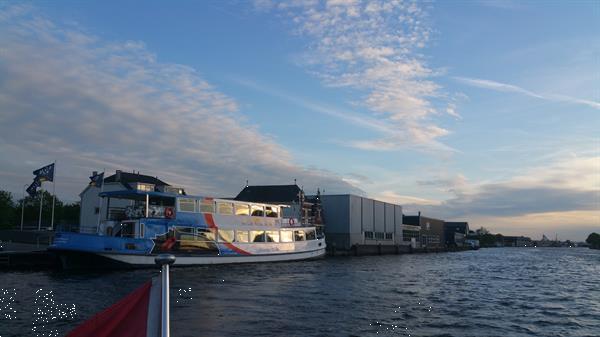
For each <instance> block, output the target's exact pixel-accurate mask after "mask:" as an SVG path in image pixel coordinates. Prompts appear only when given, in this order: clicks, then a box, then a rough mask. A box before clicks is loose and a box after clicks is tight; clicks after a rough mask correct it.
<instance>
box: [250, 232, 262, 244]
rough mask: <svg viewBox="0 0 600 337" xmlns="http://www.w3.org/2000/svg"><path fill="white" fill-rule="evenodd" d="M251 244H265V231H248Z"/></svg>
mask: <svg viewBox="0 0 600 337" xmlns="http://www.w3.org/2000/svg"><path fill="white" fill-rule="evenodd" d="M250 239H251V240H252V242H265V231H250Z"/></svg>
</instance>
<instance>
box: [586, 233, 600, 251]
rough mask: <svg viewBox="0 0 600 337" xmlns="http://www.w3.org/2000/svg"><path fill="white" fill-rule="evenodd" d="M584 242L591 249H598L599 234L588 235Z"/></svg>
mask: <svg viewBox="0 0 600 337" xmlns="http://www.w3.org/2000/svg"><path fill="white" fill-rule="evenodd" d="M585 242H586V243H587V244H588V245H590V248H592V249H600V234H598V233H592V234H590V235H589V236H588V237H587V239H586V240H585Z"/></svg>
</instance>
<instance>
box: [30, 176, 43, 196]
mask: <svg viewBox="0 0 600 337" xmlns="http://www.w3.org/2000/svg"><path fill="white" fill-rule="evenodd" d="M41 186H42V183H41V182H40V181H39V180H38V179H37V178H35V179H33V182H32V183H31V185H29V187H27V190H26V191H27V193H28V194H29V196H31V197H32V198H33V197H35V194H36V193H37V189H38V188H39V187H41Z"/></svg>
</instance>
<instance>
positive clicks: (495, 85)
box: [454, 77, 600, 110]
mask: <svg viewBox="0 0 600 337" xmlns="http://www.w3.org/2000/svg"><path fill="white" fill-rule="evenodd" d="M454 79H455V80H456V81H458V82H460V83H463V84H467V85H470V86H472V87H477V88H483V89H490V90H494V91H500V92H512V93H517V94H522V95H526V96H529V97H534V98H538V99H542V100H546V101H553V102H567V103H572V104H580V105H586V106H588V107H591V108H594V109H596V110H600V103H599V102H594V101H590V100H585V99H580V98H575V97H570V96H565V95H557V94H540V93H536V92H533V91H529V90H527V89H523V88H521V87H519V86H516V85H512V84H506V83H501V82H496V81H491V80H484V79H479V78H469V77H454Z"/></svg>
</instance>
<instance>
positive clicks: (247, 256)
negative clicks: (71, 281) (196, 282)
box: [49, 190, 325, 268]
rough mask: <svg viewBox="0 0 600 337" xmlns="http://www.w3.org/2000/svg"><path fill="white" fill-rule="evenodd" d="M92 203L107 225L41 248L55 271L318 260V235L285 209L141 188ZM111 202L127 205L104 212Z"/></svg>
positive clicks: (321, 250)
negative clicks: (99, 206) (163, 260)
mask: <svg viewBox="0 0 600 337" xmlns="http://www.w3.org/2000/svg"><path fill="white" fill-rule="evenodd" d="M100 197H102V198H104V200H105V201H106V205H107V208H106V209H107V216H106V218H107V219H109V220H105V221H102V222H100V224H99V226H98V231H97V233H95V234H83V233H71V232H57V233H56V235H55V239H54V243H53V244H52V245H51V246H50V247H49V250H52V251H54V252H57V253H58V255H59V256H60V258H61V261H62V262H63V266H65V267H67V268H68V267H77V266H81V265H83V266H84V267H85V266H92V265H94V266H100V265H105V264H107V263H108V264H109V265H113V264H116V265H119V266H136V267H139V266H151V265H154V258H155V257H156V256H157V255H158V254H163V253H169V254H173V255H175V256H176V257H177V262H176V263H175V264H176V265H205V264H221V263H245V262H275V261H292V260H304V259H312V258H318V257H322V256H323V255H324V254H325V236H324V235H323V233H322V229H321V228H320V227H318V226H315V225H313V224H309V223H303V221H301V220H300V219H299V218H297V217H291V216H290V217H284V216H282V213H284V211H285V210H286V207H288V206H285V205H272V204H263V203H253V202H244V201H236V200H229V199H214V198H207V197H200V196H188V195H182V194H176V193H166V192H159V191H141V190H123V191H111V192H103V193H100ZM115 199H119V200H120V201H119V202H114V200H115ZM123 200H125V203H124V202H123ZM111 202H113V204H118V205H120V206H122V205H124V204H126V205H127V206H125V207H111V206H110V205H111Z"/></svg>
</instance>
